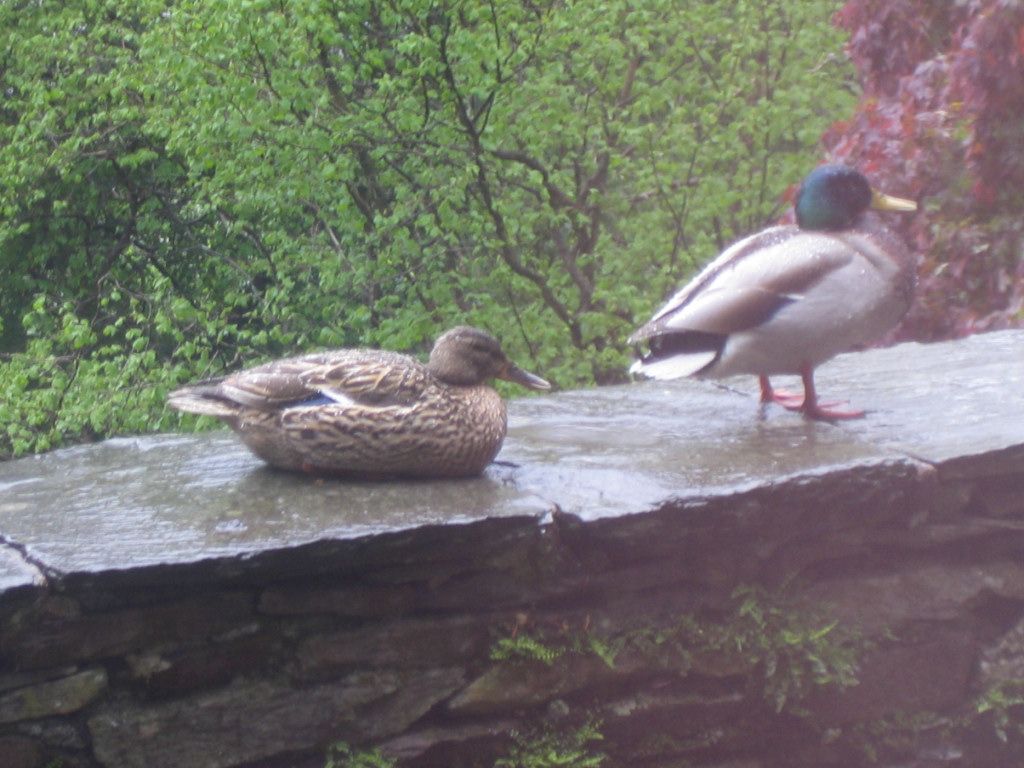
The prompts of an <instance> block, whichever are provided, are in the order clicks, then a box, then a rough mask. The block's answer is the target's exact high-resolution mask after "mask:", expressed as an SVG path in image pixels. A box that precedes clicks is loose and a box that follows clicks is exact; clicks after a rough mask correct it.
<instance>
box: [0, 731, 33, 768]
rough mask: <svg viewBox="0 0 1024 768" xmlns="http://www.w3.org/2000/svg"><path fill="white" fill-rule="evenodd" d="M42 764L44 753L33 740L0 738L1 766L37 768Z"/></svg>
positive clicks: (10, 737) (11, 737)
mask: <svg viewBox="0 0 1024 768" xmlns="http://www.w3.org/2000/svg"><path fill="white" fill-rule="evenodd" d="M42 762H43V752H42V750H41V749H40V748H39V745H38V744H36V743H35V742H34V741H33V740H32V739H28V738H25V737H23V736H0V765H2V766H4V768H36V767H37V766H39V765H42Z"/></svg>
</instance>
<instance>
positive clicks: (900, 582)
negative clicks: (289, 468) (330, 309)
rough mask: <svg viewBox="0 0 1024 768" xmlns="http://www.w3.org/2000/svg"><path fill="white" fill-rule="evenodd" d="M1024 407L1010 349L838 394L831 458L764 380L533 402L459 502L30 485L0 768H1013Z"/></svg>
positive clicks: (207, 439) (825, 436)
mask: <svg viewBox="0 0 1024 768" xmlns="http://www.w3.org/2000/svg"><path fill="white" fill-rule="evenodd" d="M1021 382H1024V334H1022V333H1020V332H1006V333H995V334H988V335H985V336H978V337H974V338H970V339H965V340H962V341H958V342H953V343H947V344H936V345H931V346H924V345H903V346H900V347H896V348H892V349H883V350H874V351H871V352H866V353H863V354H857V355H849V356H844V357H841V358H839V359H837V360H836V361H834V362H832V363H830V364H828V365H826V366H824V367H823V368H822V370H821V371H820V375H819V377H818V384H819V388H820V390H821V393H822V395H823V396H824V397H826V398H833V397H842V398H850V400H851V401H852V404H853V405H854V406H857V407H863V408H866V409H867V410H868V411H869V413H868V416H867V418H866V419H864V420H860V421H853V422H848V423H841V424H837V425H830V424H822V423H808V422H805V421H804V420H803V419H801V418H800V417H799V416H797V415H794V414H791V413H788V412H785V411H784V410H783V409H781V408H777V407H774V406H772V407H767V408H762V407H759V406H758V404H757V403H756V383H755V382H754V381H752V380H750V379H738V380H736V381H730V382H727V383H726V384H725V385H724V386H722V385H717V384H713V383H708V382H699V381H681V382H673V383H669V384H661V383H643V384H636V385H630V386H624V387H610V388H604V389H597V390H592V391H587V392H566V393H560V394H556V395H551V396H548V397H539V398H533V399H528V400H519V401H514V402H513V403H511V405H510V430H509V437H508V439H507V441H506V444H505V447H504V449H503V451H502V454H501V456H500V457H499V462H497V463H496V464H495V465H493V466H492V467H490V468H489V469H488V470H487V473H486V474H485V476H484V477H481V478H479V479H476V480H467V481H458V482H436V483H435V482H419V483H391V484H372V483H345V482H339V481H314V480H310V479H308V478H305V477H296V476H293V475H288V474H284V473H279V472H275V471H272V470H268V469H266V468H265V467H262V466H261V465H260V464H259V462H258V461H256V460H255V459H253V458H252V457H251V456H249V455H248V453H247V452H246V451H245V450H244V449H243V448H242V447H241V446H240V444H239V443H238V442H237V441H236V440H235V438H234V437H233V436H232V435H230V434H228V433H226V432H218V433H211V434H206V435H198V436H178V435H165V436H157V437H146V438H130V439H122V440H112V441H108V442H106V443H102V444H98V445H93V446H83V447H80V448H73V449H70V450H67V451H57V452H54V453H52V454H48V455H45V456H42V457H37V458H32V459H28V460H20V461H14V462H7V463H5V464H0V765H3V766H4V768H7V766H8V765H10V766H15V767H16V768H39V766H40V765H45V764H46V763H48V762H50V761H52V760H54V759H60V760H63V761H65V763H66V764H67V765H69V766H75V767H76V768H136V767H138V766H146V768H163V767H164V766H168V767H170V766H175V768H177V766H184V765H187V766H190V768H191V767H193V766H194V767H195V768H204V767H205V768H297V767H298V766H303V767H304V766H307V765H308V766H316V768H320V766H322V765H323V750H324V749H325V747H326V745H328V744H329V743H332V742H335V741H337V740H346V741H348V742H349V743H351V744H353V745H355V746H356V747H358V748H369V747H381V748H383V749H385V751H386V752H387V753H388V754H390V755H392V756H394V757H397V758H399V759H400V764H401V765H402V767H403V768H406V766H407V767H408V768H430V767H432V766H445V767H446V768H449V767H450V768H467V767H468V766H471V765H475V764H478V763H480V762H481V761H483V762H484V763H485V764H493V762H494V761H495V760H496V759H498V758H499V757H500V756H502V755H506V754H507V750H508V749H510V748H511V747H512V746H513V745H514V743H515V739H514V738H513V735H512V734H513V732H515V733H518V734H520V736H521V737H522V735H523V734H529V733H531V732H534V733H535V731H533V730H532V729H533V728H534V727H535V726H537V725H538V724H540V723H547V724H549V725H553V726H554V727H555V728H556V729H559V730H561V731H564V732H571V731H572V730H573V729H574V728H577V727H578V726H579V725H580V724H582V723H584V722H587V721H588V720H589V719H596V720H600V721H601V722H602V723H603V726H602V730H603V732H604V735H605V739H604V741H603V742H601V743H600V744H599V745H598V747H597V748H598V749H600V751H602V752H605V753H607V754H608V755H609V760H610V763H609V765H612V766H615V765H629V766H630V767H631V768H661V767H662V766H670V765H680V764H686V765H690V766H694V768H724V767H725V766H729V767H730V768H739V767H742V768H812V767H813V768H832V767H835V768H838V767H839V766H842V768H861V766H865V767H866V766H868V765H872V766H882V767H883V768H896V766H900V767H904V766H913V767H914V768H931V766H936V767H937V766H942V767H943V768H1006V766H1008V765H1013V764H1016V762H1019V757H1020V755H1021V754H1024V733H1022V732H1021V731H1019V730H1017V729H1015V728H1014V727H1013V724H1014V723H1018V722H1020V721H1021V718H1022V717H1024V712H1022V710H1024V706H1022V705H1020V704H1019V703H1017V701H1018V699H1019V696H1020V694H1021V692H1022V691H1024V629H1022V628H1024V492H1022V490H1021V489H1022V488H1024V418H1022V416H1021V414H1024V387H1021V386H1018V385H1019V383H1021ZM1015 383H1016V384H1018V385H1015ZM779 384H780V386H784V385H785V384H786V382H784V381H783V380H781V379H780V381H779ZM744 595H752V596H754V597H752V598H750V600H749V602H745V598H744ZM773 601H774V602H773ZM799 612H806V615H807V616H813V617H814V618H813V621H812V620H810V619H807V621H811V622H812V623H810V624H809V625H807V624H799V623H797V624H791V623H787V622H789V621H790V619H791V618H792V617H793V616H796V615H798V614H799ZM799 615H803V614H799ZM787 617H789V618H787ZM716 622H720V624H718V625H716ZM729 622H733V624H732V625H730V626H735V625H736V624H737V622H739V623H744V622H745V624H744V626H746V627H747V629H746V630H744V631H746V632H747V634H745V635H743V634H742V633H741V634H735V635H730V634H725V635H721V634H716V632H717V630H715V627H716V626H726V625H728V623H729ZM680 627H686V628H687V629H686V631H685V632H680V631H678V628H680ZM752 627H757V628H760V629H759V632H760V634H756V635H751V634H750V631H751V628H752ZM733 631H734V632H739V630H735V629H734V630H733ZM844 633H848V634H844ZM840 635H841V636H843V637H847V636H848V637H851V638H855V639H856V642H857V643H859V644H860V649H859V653H858V655H857V658H856V663H855V664H854V665H853V668H852V669H850V670H848V672H850V673H851V674H853V675H855V677H856V679H857V683H858V684H857V685H854V686H850V687H845V688H839V687H836V686H835V685H833V684H831V683H829V682H828V675H829V674H832V673H833V672H834V669H833V668H831V667H829V664H833V663H835V662H836V658H837V657H836V654H837V653H839V651H838V650H837V649H836V647H830V646H829V645H828V642H829V641H830V638H832V637H833V636H840ZM819 640H821V643H818V641H819ZM591 641H594V644H591ZM851 642H853V641H851ZM499 643H505V644H506V645H508V644H511V645H512V646H515V644H516V643H520V650H521V651H524V654H523V656H522V657H521V658H520V657H516V656H514V657H513V660H509V661H498V660H495V658H493V657H492V651H493V649H494V648H495V647H496V646H497V644H499ZM531 643H533V645H531ZM602 644H603V645H602ZM545 647H547V648H548V651H545ZM596 647H603V648H604V649H605V651H604V652H605V656H604V658H599V656H598V654H597V653H595V652H594V651H593V649H594V648H596ZM551 648H554V649H555V650H554V651H551V650H550V649H551ZM531 649H532V650H531ZM611 650H614V652H613V653H611V655H613V656H614V663H611V664H609V663H608V660H609V659H610V656H609V653H610V652H611ZM531 652H532V653H535V654H539V655H541V656H543V654H544V653H548V654H549V658H548V663H544V662H541V661H529V660H527V659H528V658H529V654H530V653H531ZM830 654H831V655H830ZM830 670H831V671H830ZM787 674H789V675H791V676H792V675H797V676H796V677H786V675H787ZM819 676H820V677H821V678H822V679H821V680H818V679H817V677H819ZM780 686H781V688H780ZM787 686H788V687H787ZM780 691H782V692H783V693H784V694H785V695H780ZM979 702H983V703H984V705H983V706H982V705H981V704H979ZM915 723H916V724H917V725H916V726H915V725H914V724H915ZM921 723H924V724H925V725H920V724H921ZM868 747H870V749H868ZM869 757H870V759H869Z"/></svg>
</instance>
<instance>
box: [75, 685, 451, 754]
mask: <svg viewBox="0 0 1024 768" xmlns="http://www.w3.org/2000/svg"><path fill="white" fill-rule="evenodd" d="M461 680H462V678H461V674H460V673H459V672H457V671H445V670H430V671H426V672H421V673H416V674H402V673H398V672H394V671H379V672H356V673H353V674H352V675H349V676H348V677H346V678H344V679H343V680H340V681H338V682H337V683H334V684H329V685H319V686H313V687H310V688H302V689H293V688H292V687H290V686H288V685H284V684H279V683H274V682H271V681H266V682H257V683H245V684H237V685H230V686H228V687H227V688H225V689H223V690H221V691H218V692H216V693H213V694H204V695H201V696H198V697H193V698H189V699H184V700H181V701H175V702H173V703H169V704H160V705H156V706H151V707H118V706H114V707H111V708H105V709H101V710H100V711H99V712H98V713H97V714H95V715H94V716H93V717H92V718H90V720H89V730H90V731H91V733H92V737H93V743H94V745H95V750H96V755H97V757H98V758H99V760H100V762H101V763H102V764H103V765H109V766H119V767H120V766H123V767H124V768H164V767H166V768H180V766H184V765H187V766H190V768H224V767H225V766H234V765H241V764H244V763H247V762H252V761H254V760H258V759H261V758H267V757H269V756H272V755H276V754H279V753H285V754H286V753H288V752H289V751H294V750H301V749H308V748H309V747H311V746H319V747H320V748H321V749H322V748H324V747H326V745H327V744H328V743H329V742H331V741H333V740H336V739H356V740H363V739H366V738H368V737H370V736H375V737H382V736H389V735H393V734H394V733H395V732H397V731H400V730H402V729H403V728H404V727H407V726H408V725H409V724H410V722H411V721H414V720H415V719H416V718H417V717H418V716H419V715H421V714H422V713H423V711H424V709H425V708H429V707H430V706H431V705H432V704H433V702H435V701H437V700H438V699H440V698H443V697H445V696H447V695H449V694H450V693H451V692H452V690H454V689H455V688H456V687H457V686H458V685H459V683H460V682H461ZM389 701H390V702H397V703H396V704H395V706H392V707H388V706H386V704H387V702H389ZM374 705H376V707H374ZM256 724H259V727H256Z"/></svg>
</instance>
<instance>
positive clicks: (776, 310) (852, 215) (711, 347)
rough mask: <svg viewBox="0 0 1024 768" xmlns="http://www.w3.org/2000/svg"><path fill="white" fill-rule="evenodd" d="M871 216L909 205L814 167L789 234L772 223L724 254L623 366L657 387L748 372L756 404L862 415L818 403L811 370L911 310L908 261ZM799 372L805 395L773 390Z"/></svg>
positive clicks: (845, 171) (814, 414) (645, 333)
mask: <svg viewBox="0 0 1024 768" xmlns="http://www.w3.org/2000/svg"><path fill="white" fill-rule="evenodd" d="M868 208H875V209H878V210H886V211H913V210H916V208H917V205H916V203H914V202H912V201H910V200H903V199H901V198H898V197H890V196H889V195H885V194H882V193H881V192H878V191H877V190H874V189H872V188H871V186H870V184H869V183H868V180H867V179H866V178H865V177H864V176H863V175H862V174H860V173H859V172H857V171H855V170H853V169H852V168H847V167H845V166H842V165H824V166H821V167H819V168H816V169H815V170H814V171H812V172H811V173H810V174H809V175H808V176H807V178H805V179H804V181H803V183H802V184H801V185H800V189H799V191H798V192H797V195H796V201H795V209H796V221H797V223H796V226H776V227H770V228H768V229H765V230H763V231H761V232H758V233H757V234H754V235H751V236H749V237H747V238H745V239H743V240H740V241H739V242H737V243H735V244H733V245H732V246H730V247H729V248H727V249H726V250H725V251H724V252H722V254H721V255H719V256H718V258H716V259H715V260H714V261H712V262H711V263H710V264H709V265H708V266H707V267H705V268H704V270H703V271H702V272H700V274H698V275H697V276H696V277H695V278H694V279H693V280H691V281H690V283H689V284H688V285H687V286H686V287H684V288H683V289H682V290H680V291H679V292H678V293H676V294H675V295H674V296H673V297H672V298H671V299H669V301H668V302H667V303H666V304H665V306H663V307H662V308H661V309H660V310H658V312H657V313H656V314H655V315H654V317H653V318H651V320H650V321H649V322H648V323H647V324H646V325H644V326H643V327H642V328H640V329H639V330H638V331H637V332H636V333H634V334H633V335H632V336H631V337H630V339H629V342H630V343H631V344H646V346H647V351H646V353H644V354H642V355H641V357H640V359H639V360H637V362H636V363H634V364H633V367H632V368H631V369H630V370H631V371H632V372H634V373H640V374H643V375H646V376H649V377H652V378H656V379H670V378H677V377H680V376H699V377H703V376H706V377H712V378H721V377H725V376H732V375H734V374H754V375H755V376H757V377H758V378H759V382H760V386H761V402H762V403H769V402H777V403H779V404H781V405H783V406H785V407H786V408H788V409H790V410H795V411H800V412H802V413H803V414H804V416H806V417H807V418H811V419H825V420H833V419H852V418H858V417H862V416H863V415H864V412H863V411H858V410H843V409H840V408H836V407H835V406H836V405H837V404H836V403H819V402H818V398H817V394H816V392H815V389H814V369H815V368H816V367H817V366H818V365H820V364H821V363H823V362H825V361H826V360H828V359H830V358H832V357H834V356H835V355H837V354H839V353H840V352H846V351H850V350H853V349H857V348H859V347H862V346H863V345H865V344H868V343H870V342H872V341H874V340H876V339H878V338H879V337H880V336H882V335H883V334H884V333H885V332H886V331H888V330H890V329H891V328H893V327H894V326H895V325H896V323H897V322H899V320H900V318H902V317H903V315H904V314H905V313H906V311H907V310H908V309H909V308H910V302H911V299H912V297H913V292H914V285H915V260H914V257H913V255H912V254H911V253H910V252H909V251H908V249H907V248H906V246H905V245H904V244H903V243H902V242H901V241H900V240H899V238H897V237H896V236H895V235H893V234H892V233H891V232H889V231H888V230H887V229H885V227H884V226H883V225H882V223H881V221H880V220H879V219H878V217H877V216H876V215H875V214H873V213H871V212H870V211H869V210H868ZM775 374H796V375H799V376H800V377H801V378H802V380H803V389H804V393H803V396H802V397H801V396H800V395H798V394H794V393H788V392H782V391H776V390H774V389H772V385H771V382H770V380H769V376H771V375H775Z"/></svg>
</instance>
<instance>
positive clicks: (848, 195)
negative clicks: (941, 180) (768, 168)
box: [795, 165, 917, 230]
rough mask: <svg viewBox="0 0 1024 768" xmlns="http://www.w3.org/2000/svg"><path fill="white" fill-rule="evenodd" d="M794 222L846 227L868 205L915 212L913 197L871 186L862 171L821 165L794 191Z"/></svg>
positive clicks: (823, 227) (809, 226) (820, 227)
mask: <svg viewBox="0 0 1024 768" xmlns="http://www.w3.org/2000/svg"><path fill="white" fill-rule="evenodd" d="M795 208H796V223H797V225H798V226H799V227H800V228H801V229H818V230H840V229H848V228H849V227H851V226H853V224H854V222H855V221H856V220H857V219H858V218H859V217H860V215H861V214H862V213H864V211H866V210H867V209H868V208H875V209H877V210H882V211H914V210H917V204H916V203H915V202H913V201H912V200H904V199H902V198H899V197H891V196H890V195H886V194H883V193H881V192H879V191H877V190H875V189H872V188H871V185H870V184H869V183H868V180H867V179H866V178H865V177H864V175H863V174H861V173H859V172H858V171H855V170H854V169H853V168H848V167H846V166H845V165H822V166H819V167H818V168H815V169H814V170H813V171H811V172H810V173H809V174H808V175H807V178H805V179H804V181H803V183H802V184H801V185H800V189H799V190H798V191H797V193H796V204H795Z"/></svg>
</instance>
